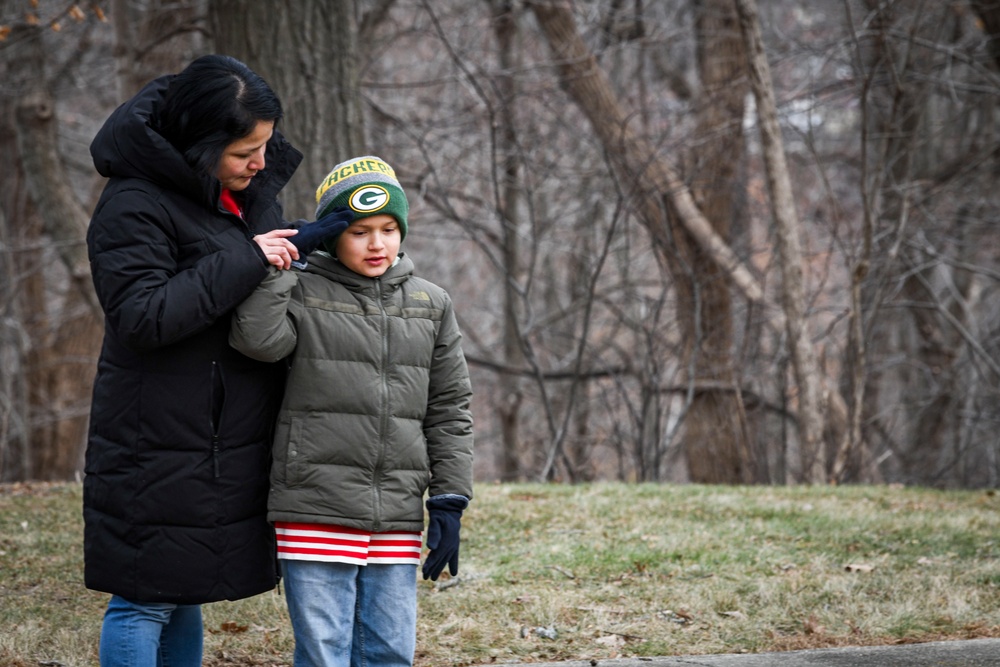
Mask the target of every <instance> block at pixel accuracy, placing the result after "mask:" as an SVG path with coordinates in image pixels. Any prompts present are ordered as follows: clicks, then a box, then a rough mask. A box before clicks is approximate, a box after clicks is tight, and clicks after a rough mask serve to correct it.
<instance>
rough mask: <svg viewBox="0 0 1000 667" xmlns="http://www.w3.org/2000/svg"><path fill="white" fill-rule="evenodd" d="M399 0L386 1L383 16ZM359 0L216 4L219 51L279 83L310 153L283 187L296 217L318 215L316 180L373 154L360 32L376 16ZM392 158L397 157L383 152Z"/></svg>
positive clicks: (289, 122)
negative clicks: (362, 11)
mask: <svg viewBox="0 0 1000 667" xmlns="http://www.w3.org/2000/svg"><path fill="white" fill-rule="evenodd" d="M389 5H391V3H380V5H379V6H378V7H377V9H376V10H375V11H376V12H377V14H378V15H381V14H383V13H384V12H385V11H388V6H389ZM358 12H359V9H358V8H357V6H356V4H355V2H354V0H342V1H338V2H323V1H322V0H307V1H303V2H294V3H288V4H286V5H284V6H283V7H282V8H281V10H280V11H275V8H274V7H273V6H272V5H270V4H269V3H264V2H255V1H254V0H220V1H219V2H212V3H209V17H210V23H211V25H212V33H213V35H214V39H215V46H216V49H217V50H219V51H221V52H225V53H227V54H229V55H232V56H234V57H236V58H239V59H240V60H242V61H244V62H245V63H246V64H247V65H249V66H250V67H251V69H253V70H254V71H256V72H257V73H258V74H260V75H261V76H262V77H264V79H265V80H266V81H267V82H268V83H269V84H270V85H271V87H272V88H274V90H275V92H276V93H277V94H278V97H279V98H280V99H281V102H282V105H283V107H284V111H285V120H284V121H283V124H282V130H283V132H285V134H286V135H287V137H288V139H289V141H291V142H292V144H293V145H294V146H295V147H296V148H298V149H299V150H301V151H302V152H303V155H304V159H303V162H302V165H301V166H300V167H299V169H298V170H297V171H296V172H295V175H294V176H293V177H292V180H291V181H290V182H289V184H288V185H287V186H286V187H285V189H284V191H283V192H282V196H281V198H282V203H283V204H284V207H285V214H286V216H287V217H289V218H304V219H308V220H312V219H313V215H314V214H315V210H316V197H315V192H316V184H317V183H319V182H320V180H321V179H322V178H323V177H324V176H325V175H326V174H327V173H328V172H329V171H330V169H331V168H332V167H333V166H334V165H335V164H337V163H338V162H341V161H343V160H346V159H348V158H350V157H352V156H356V155H362V154H364V153H365V152H369V151H367V149H366V144H365V134H364V132H365V127H364V122H363V118H362V98H361V91H360V73H361V66H362V65H363V62H362V60H361V58H359V53H369V52H370V51H369V50H368V48H366V49H364V50H361V49H359V48H358V45H359V44H363V43H365V41H364V39H363V38H360V37H359V33H360V31H361V30H362V27H363V26H366V28H365V29H368V30H370V29H371V28H370V27H367V26H368V25H369V23H370V22H371V21H372V19H368V21H367V22H366V20H365V19H364V18H363V17H360V16H359V15H358ZM382 157H384V158H385V159H389V160H390V162H391V156H382Z"/></svg>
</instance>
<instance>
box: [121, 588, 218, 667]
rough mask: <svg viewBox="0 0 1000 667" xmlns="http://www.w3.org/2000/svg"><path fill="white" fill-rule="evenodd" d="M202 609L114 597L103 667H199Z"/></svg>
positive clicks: (197, 606) (194, 606) (192, 606)
mask: <svg viewBox="0 0 1000 667" xmlns="http://www.w3.org/2000/svg"><path fill="white" fill-rule="evenodd" d="M202 638H203V630H202V623H201V606H199V605H177V604H170V603H167V602H132V601H129V600H126V599H125V598H123V597H120V596H118V595H112V596H111V601H110V602H108V609H107V611H105V612H104V626H103V627H102V628H101V667H154V666H155V667H200V665H201V652H202Z"/></svg>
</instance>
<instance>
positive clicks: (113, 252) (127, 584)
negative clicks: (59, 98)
mask: <svg viewBox="0 0 1000 667" xmlns="http://www.w3.org/2000/svg"><path fill="white" fill-rule="evenodd" d="M168 81H169V77H164V78H161V79H158V80H156V81H154V82H152V83H151V84H149V85H148V86H147V87H146V88H145V89H143V91H142V92H140V93H139V94H138V95H137V96H136V97H135V98H133V99H132V100H130V101H129V102H127V103H125V104H124V105H122V106H121V107H119V108H118V109H117V110H116V111H115V112H114V113H113V114H112V116H111V117H110V118H109V119H108V121H107V122H106V123H105V125H104V127H103V128H102V129H101V130H100V132H99V133H98V135H97V137H96V138H95V139H94V142H93V144H92V145H91V154H92V156H93V158H94V164H95V166H96V167H97V170H98V171H99V172H100V173H101V174H102V175H103V176H106V177H108V178H109V179H110V180H109V181H108V183H107V185H106V187H105V189H104V193H103V194H102V195H101V198H100V201H99V202H98V204H97V208H96V210H95V212H94V216H93V218H92V220H91V223H90V228H89V230H88V233H87V245H88V248H89V253H90V263H91V270H92V273H93V279H94V285H95V287H96V288H97V294H98V297H99V298H100V301H101V305H102V306H103V308H104V313H105V334H104V346H103V349H102V350H101V356H100V360H99V361H98V370H97V378H96V380H95V384H94V395H93V403H92V407H91V420H90V436H89V442H88V446H87V455H86V466H85V473H86V478H85V480H84V508H83V514H84V519H85V533H84V555H85V579H86V585H87V587H88V588H91V589H95V590H100V591H105V592H109V593H114V594H117V595H120V596H122V597H125V598H127V599H131V600H138V601H143V602H173V603H178V604H195V603H204V602H212V601H216V600H224V599H229V600H235V599H239V598H243V597H248V596H251V595H255V594H257V593H261V592H264V591H267V590H270V589H272V588H273V587H274V586H275V584H276V582H277V576H276V571H277V570H276V567H275V559H274V538H273V533H272V529H271V526H270V525H269V524H268V523H267V520H266V506H267V491H268V469H269V455H270V449H271V439H272V435H273V424H274V419H275V415H276V412H277V408H278V405H279V403H280V398H281V396H280V393H281V390H282V387H283V378H284V372H285V370H284V366H283V365H281V364H267V363H261V362H259V361H254V360H252V359H250V358H248V357H245V356H243V355H241V354H240V353H238V352H236V351H235V350H233V349H232V348H230V347H229V343H228V335H229V323H230V314H231V311H232V310H233V308H235V306H236V305H237V304H239V303H240V302H241V301H242V300H243V299H244V298H246V297H247V296H248V295H249V294H250V293H251V292H253V290H254V288H255V287H256V286H257V284H258V283H260V281H261V280H262V279H263V278H264V276H265V275H267V262H266V259H265V258H264V255H263V253H262V252H261V251H260V249H259V247H258V246H257V244H256V243H254V242H253V241H252V240H251V237H252V236H253V234H255V233H260V232H265V231H269V230H271V229H275V228H277V227H281V226H284V223H283V221H282V213H281V207H280V205H279V204H278V202H277V199H276V196H277V193H278V191H279V190H280V189H281V188H282V187H283V186H284V185H285V183H286V182H287V181H288V179H289V178H290V177H291V175H292V173H293V172H294V171H295V168H296V167H297V166H298V164H299V162H301V160H302V156H301V154H300V153H299V152H298V151H297V150H295V149H294V148H293V147H292V146H291V145H290V144H289V143H288V142H287V141H286V140H285V139H284V138H282V137H281V135H280V134H278V133H277V132H275V134H274V137H273V138H272V139H271V141H270V143H269V145H268V147H267V151H266V156H265V161H266V167H265V169H264V170H262V171H261V172H259V173H258V174H257V175H256V176H255V177H254V179H253V180H252V181H251V183H250V186H249V187H248V188H247V189H246V190H245V191H244V192H243V193H240V194H241V195H245V197H244V199H243V200H242V204H243V208H244V217H245V219H246V222H243V221H242V220H240V218H239V217H237V216H235V215H232V214H230V213H228V212H226V211H225V210H224V209H223V208H221V207H220V206H219V204H218V201H219V194H220V188H221V185H220V183H219V181H218V180H217V179H214V178H205V177H199V176H198V175H197V174H196V172H194V171H193V170H192V169H191V168H190V167H188V165H187V164H186V163H185V162H184V160H183V158H182V157H181V155H180V154H179V153H178V152H177V151H176V150H175V149H173V147H172V146H170V144H168V143H167V141H166V140H165V139H163V138H162V137H161V136H160V135H159V134H157V133H156V131H155V130H154V129H152V128H151V126H150V123H149V118H150V115H151V113H152V110H153V108H154V105H156V104H157V103H158V101H159V100H160V99H161V98H162V95H163V93H164V91H165V90H166V86H167V83H168Z"/></svg>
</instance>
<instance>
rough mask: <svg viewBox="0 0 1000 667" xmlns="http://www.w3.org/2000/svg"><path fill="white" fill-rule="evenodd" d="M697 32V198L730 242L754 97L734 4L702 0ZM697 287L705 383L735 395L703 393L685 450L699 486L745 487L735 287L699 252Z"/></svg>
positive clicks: (747, 464)
mask: <svg viewBox="0 0 1000 667" xmlns="http://www.w3.org/2000/svg"><path fill="white" fill-rule="evenodd" d="M695 4H696V5H697V7H696V9H695V11H696V18H695V26H696V29H695V32H696V39H697V45H698V70H699V74H700V78H701V84H702V91H701V92H702V102H701V104H700V105H698V129H697V134H696V136H697V137H698V139H699V140H698V141H697V142H696V145H697V149H696V150H695V151H693V154H692V156H691V159H690V160H689V162H690V163H691V164H692V165H693V167H694V168H693V169H692V170H691V172H692V175H691V180H692V188H691V189H692V194H693V195H694V198H695V201H697V202H698V205H699V207H700V208H701V211H702V213H704V215H705V217H706V218H707V219H708V220H709V221H710V222H711V224H712V227H713V229H714V230H715V232H716V233H717V234H718V235H719V236H720V238H723V239H727V240H728V239H729V238H730V236H731V233H732V227H733V222H734V220H735V219H736V218H737V216H738V215H739V213H738V207H737V205H736V199H737V198H738V197H739V194H738V193H739V191H740V190H741V185H742V184H743V182H742V180H741V179H740V178H739V175H738V174H737V169H738V167H739V166H740V165H741V163H742V160H743V155H744V144H745V142H744V139H743V106H744V104H743V99H744V97H745V95H746V93H747V84H746V54H745V51H744V49H743V42H742V40H741V38H740V31H739V25H738V22H737V18H736V12H735V8H734V7H733V4H732V0H701V1H700V2H697V3H695ZM692 262H693V265H692V271H691V275H692V279H693V280H694V281H695V282H696V283H697V284H698V289H697V294H698V299H699V307H698V309H697V311H696V312H697V313H698V316H699V322H698V323H697V325H696V327H695V328H696V335H695V337H694V338H693V340H694V341H695V343H696V345H698V349H697V351H696V352H695V354H696V357H695V371H696V374H697V380H698V383H699V385H700V384H702V383H703V382H704V384H706V385H713V384H718V385H723V386H731V387H734V389H735V391H711V390H705V391H698V392H696V393H695V394H694V397H693V400H692V402H691V406H690V409H689V412H688V416H687V419H686V420H685V426H684V436H683V439H682V441H683V446H684V452H685V456H686V459H687V464H688V471H689V474H690V476H691V480H692V481H694V482H701V483H709V484H738V483H746V482H750V481H753V477H754V476H753V473H752V470H751V466H752V461H751V460H750V455H749V448H748V445H747V439H746V423H745V421H744V419H743V410H742V399H741V396H740V392H739V378H738V377H737V375H736V373H735V369H734V366H735V364H734V361H733V356H732V352H733V326H732V304H731V296H730V286H729V285H730V283H729V280H728V277H727V276H726V275H725V272H724V271H723V270H722V268H721V267H720V266H719V265H718V264H716V263H715V262H713V261H712V260H711V258H709V257H707V256H706V254H705V253H704V252H703V251H702V250H701V249H700V248H696V249H695V251H694V253H693V258H692Z"/></svg>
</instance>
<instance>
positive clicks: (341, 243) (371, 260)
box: [337, 213, 402, 278]
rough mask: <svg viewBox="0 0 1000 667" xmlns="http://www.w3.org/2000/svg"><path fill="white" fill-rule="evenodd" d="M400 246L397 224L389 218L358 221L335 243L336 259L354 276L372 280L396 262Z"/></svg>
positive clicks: (376, 216)
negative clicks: (355, 274)
mask: <svg viewBox="0 0 1000 667" xmlns="http://www.w3.org/2000/svg"><path fill="white" fill-rule="evenodd" d="M401 242H402V239H401V238H400V235H399V223H397V222H396V218H394V217H392V216H391V215H387V214H385V213H380V214H379V215H373V216H370V217H368V218H360V219H358V220H355V221H354V222H352V223H351V225H350V226H349V227H348V228H347V229H346V230H344V233H343V234H341V235H340V238H338V239H337V259H339V260H340V263H341V264H343V265H344V266H346V267H347V268H349V269H350V270H351V271H354V272H355V273H360V274H361V275H363V276H368V277H369V278H376V277H378V276H380V275H382V274H383V273H385V272H386V271H387V270H388V269H389V267H390V266H392V263H393V262H395V261H396V256H397V255H399V245H400V243H401Z"/></svg>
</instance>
